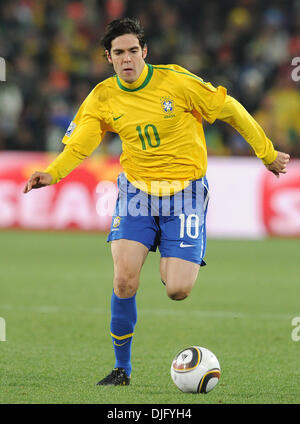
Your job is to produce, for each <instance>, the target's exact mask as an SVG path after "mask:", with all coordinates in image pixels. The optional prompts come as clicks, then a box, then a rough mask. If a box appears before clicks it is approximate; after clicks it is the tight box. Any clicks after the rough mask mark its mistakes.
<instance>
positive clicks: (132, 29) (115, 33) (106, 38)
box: [101, 18, 146, 52]
mask: <svg viewBox="0 0 300 424" xmlns="http://www.w3.org/2000/svg"><path fill="white" fill-rule="evenodd" d="M124 34H134V35H136V37H137V39H138V40H139V43H140V46H141V48H143V47H144V46H145V44H146V40H145V33H144V29H143V27H142V26H141V24H140V22H139V21H138V20H137V19H132V18H122V19H115V20H114V21H112V22H110V23H109V24H108V25H107V26H106V28H105V32H104V35H103V37H102V39H101V44H102V45H103V46H104V48H105V50H108V51H109V52H110V49H111V43H112V41H113V40H114V39H115V38H116V37H120V35H124Z"/></svg>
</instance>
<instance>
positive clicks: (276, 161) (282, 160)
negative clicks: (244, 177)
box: [218, 95, 290, 177]
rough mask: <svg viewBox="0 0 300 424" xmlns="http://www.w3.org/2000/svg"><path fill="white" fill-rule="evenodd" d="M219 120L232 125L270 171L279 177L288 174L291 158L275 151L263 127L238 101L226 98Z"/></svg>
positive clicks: (229, 97)
mask: <svg viewBox="0 0 300 424" xmlns="http://www.w3.org/2000/svg"><path fill="white" fill-rule="evenodd" d="M218 119H220V120H221V121H224V122H226V123H227V124H229V125H231V126H232V127H233V128H235V129H236V130H237V131H238V132H239V133H240V134H241V135H242V136H243V137H244V139H245V140H246V141H247V142H248V143H249V144H250V145H251V146H252V148H253V150H254V152H255V154H256V156H257V157H258V158H260V159H261V160H262V161H263V163H264V165H265V166H266V168H267V169H268V170H269V171H271V172H273V174H274V175H276V176H277V177H279V175H280V174H286V172H287V170H286V166H287V164H288V162H289V160H290V156H289V155H288V154H287V153H283V152H278V151H276V150H275V149H274V146H273V143H272V142H271V140H269V139H268V138H267V136H266V134H265V133H264V131H263V129H262V128H261V126H260V125H259V124H258V123H257V122H256V120H255V119H254V118H253V117H252V116H251V115H250V113H249V112H247V110H246V109H245V108H244V107H243V106H242V105H241V104H240V103H239V102H238V101H237V100H236V99H234V98H233V97H231V96H229V95H227V96H226V99H225V102H224V105H223V108H222V109H221V111H220V113H219V115H218Z"/></svg>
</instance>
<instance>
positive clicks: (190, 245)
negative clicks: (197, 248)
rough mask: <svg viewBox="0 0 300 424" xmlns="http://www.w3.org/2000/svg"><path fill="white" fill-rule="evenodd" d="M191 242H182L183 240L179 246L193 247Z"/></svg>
mask: <svg viewBox="0 0 300 424" xmlns="http://www.w3.org/2000/svg"><path fill="white" fill-rule="evenodd" d="M193 246H194V245H193V244H184V243H183V241H182V242H181V243H180V247H193Z"/></svg>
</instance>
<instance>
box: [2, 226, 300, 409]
mask: <svg viewBox="0 0 300 424" xmlns="http://www.w3.org/2000/svg"><path fill="white" fill-rule="evenodd" d="M0 246H1V248H0V250H1V256H0V265H1V266H0V316H1V317H3V318H4V319H5V321H6V339H7V340H6V341H5V342H0V358H1V361H0V403H2V404H3V403H4V404H11V403H64V404H66V403H67V404H71V403H81V404H82V403H94V404H96V403H98V404H125V403H128V404H131V403H133V404H166V403H167V404H204V403H212V404H219V403H224V404H226V403H227V404H228V403H230V404H233V403H239V404H241V403H246V404H247V403H248V404H249V403H260V404H263V403H285V404H286V403H300V386H299V381H300V367H299V357H300V341H299V342H296V341H293V340H292V337H291V333H292V330H293V326H292V323H291V321H292V318H293V317H295V316H300V307H299V305H300V286H299V284H300V256H299V253H300V242H299V240H296V239H292V240H286V239H268V240H265V241H237V240H236V241H230V240H208V246H207V255H206V260H207V263H208V266H207V267H205V268H202V269H201V270H200V273H199V277H198V281H197V284H196V286H195V287H194V289H193V292H192V294H191V295H190V297H189V298H187V299H186V300H184V301H182V302H175V301H172V300H170V299H169V298H168V297H167V296H166V294H165V289H164V287H163V285H162V284H161V282H160V276H159V272H158V269H159V254H158V253H156V254H154V253H150V254H149V256H148V258H147V261H146V263H145V266H144V268H143V270H142V274H141V284H140V289H139V291H138V294H137V304H138V323H137V326H136V331H135V336H134V340H133V357H132V361H133V373H132V382H131V385H130V386H128V387H96V386H95V383H96V382H97V381H98V380H99V379H101V378H103V377H104V376H105V375H106V374H107V373H108V372H110V371H111V369H112V367H113V364H114V357H113V349H112V345H111V338H110V335H109V322H110V297H111V290H112V275H113V274H112V259H111V255H110V246H109V245H108V244H107V243H106V242H105V236H104V235H101V234H89V233H76V232H74V233H51V232H49V233H44V232H19V231H2V232H0ZM299 334H300V331H299ZM189 345H200V346H204V347H207V348H209V349H211V350H212V351H213V352H214V353H215V354H216V355H217V357H218V359H219V361H220V364H221V368H222V376H221V379H220V382H219V384H218V386H217V387H216V388H215V389H214V390H213V391H212V392H211V393H209V394H207V395H198V394H185V393H181V392H180V391H179V390H178V389H177V388H176V387H175V385H174V384H173V382H172V380H171V377H170V372H169V371H170V365H171V362H172V359H173V357H174V356H175V354H176V353H177V352H178V351H179V350H181V349H182V348H184V347H188V346H189Z"/></svg>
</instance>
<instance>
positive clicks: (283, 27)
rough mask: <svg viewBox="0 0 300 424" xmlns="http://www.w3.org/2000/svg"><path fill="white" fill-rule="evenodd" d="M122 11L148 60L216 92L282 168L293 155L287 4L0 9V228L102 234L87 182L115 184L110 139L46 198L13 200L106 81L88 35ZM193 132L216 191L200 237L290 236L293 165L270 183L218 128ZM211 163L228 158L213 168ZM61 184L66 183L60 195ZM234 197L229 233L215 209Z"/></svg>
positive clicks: (296, 94)
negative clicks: (239, 109)
mask: <svg viewBox="0 0 300 424" xmlns="http://www.w3.org/2000/svg"><path fill="white" fill-rule="evenodd" d="M126 15H129V16H137V17H138V18H139V19H140V20H141V22H142V24H143V25H144V27H145V31H146V38H147V40H148V44H149V56H148V59H147V60H148V61H149V62H150V63H151V62H152V63H164V64H166V63H178V64H180V65H182V66H184V67H186V68H188V69H189V70H191V71H192V72H194V73H195V74H197V75H199V76H201V77H202V78H203V79H204V80H207V81H211V82H212V83H213V84H214V85H216V86H217V85H224V86H225V87H226V88H227V89H228V93H229V94H230V95H232V96H234V97H236V98H237V99H238V100H239V101H240V102H241V103H242V104H243V105H244V106H245V107H246V108H247V109H248V110H249V112H250V113H252V114H253V116H254V117H255V118H256V119H257V121H258V122H259V123H260V124H261V125H262V127H263V128H264V130H265V132H266V133H267V135H268V137H269V138H270V139H271V140H272V141H273V143H274V145H275V148H276V149H278V150H281V151H284V152H287V153H289V154H290V155H291V157H292V158H293V160H295V159H296V158H299V157H300V142H299V135H300V120H299V116H300V91H299V83H298V82H297V81H296V80H295V78H294V79H293V78H292V72H293V71H294V72H295V71H297V69H295V66H293V65H292V60H293V58H297V57H299V56H300V2H299V1H297V0H290V1H279V0H278V1H264V2H259V1H258V0H241V1H233V0H232V1H226V2H224V3H220V2H218V1H210V2H202V3H201V6H199V4H198V2H197V1H196V0H190V1H182V0H175V1H168V0H158V1H154V2H148V1H141V0H139V1H134V0H132V1H127V0H105V1H104V0H103V1H96V0H87V1H64V0H61V1H54V0H45V1H39V2H36V1H30V0H19V1H12V2H4V3H3V2H2V4H1V8H0V56H1V57H3V58H5V60H6V64H7V69H6V73H7V81H6V82H2V83H1V90H0V149H1V151H0V198H1V202H0V203H1V204H2V206H1V210H0V212H1V213H0V227H3V228H7V227H8V228H9V227H22V228H24V227H25V228H45V229H59V228H60V229H66V228H80V229H91V230H98V229H100V230H104V231H107V230H108V228H109V219H108V218H107V217H106V218H104V217H102V216H100V217H99V219H98V220H97V218H95V217H94V216H93V215H94V211H95V210H96V207H97V202H98V201H99V200H100V201H102V200H103V202H104V201H105V199H106V200H107V199H108V200H107V201H108V202H110V203H111V204H113V203H114V192H110V193H108V192H106V194H105V195H104V199H102V200H101V199H100V197H101V193H100V195H98V194H95V192H97V189H99V185H97V184H98V183H99V182H101V181H113V182H116V178H117V175H118V173H119V172H120V167H119V166H118V157H119V154H120V151H121V142H120V139H119V137H118V136H116V135H115V134H112V133H108V134H107V135H106V136H105V138H104V140H103V142H102V143H101V145H100V146H99V148H98V149H97V150H96V152H95V153H94V160H88V161H87V162H86V163H85V164H84V165H83V166H82V167H81V170H82V172H81V173H80V172H79V171H78V170H76V171H75V172H73V173H72V174H71V176H69V177H67V178H66V179H65V181H63V182H62V183H61V184H60V185H58V186H57V187H55V188H54V189H53V188H52V192H51V190H50V189H48V191H47V194H48V195H49V196H48V198H47V199H46V198H45V196H46V197H47V194H45V193H42V192H39V193H31V194H30V195H28V196H27V198H26V199H25V198H24V196H22V195H21V192H22V190H21V185H22V183H23V182H25V180H26V179H27V178H28V177H29V175H30V174H31V173H32V172H33V171H35V170H37V169H43V168H44V167H45V166H46V165H47V164H48V163H49V162H50V161H51V160H52V159H53V157H54V156H55V154H57V153H58V152H60V151H61V150H62V143H61V139H62V137H63V135H64V133H65V131H66V128H67V127H68V125H69V123H70V121H71V120H72V117H73V116H74V114H75V113H76V111H77V109H78V106H79V105H80V104H81V103H82V101H83V99H84V98H85V97H86V96H87V94H88V93H89V92H90V90H91V89H92V88H93V87H94V86H95V85H96V84H97V83H98V82H99V81H101V80H102V79H104V78H106V77H108V76H110V75H112V72H113V71H112V68H111V65H109V64H108V63H107V61H106V59H105V57H104V54H103V50H102V48H101V46H100V37H101V34H102V33H103V30H104V27H105V25H106V24H107V23H108V22H109V21H110V20H112V19H114V18H117V17H120V16H126ZM153 22H155V25H153ZM296 76H298V74H297V73H296ZM299 77H300V75H299ZM298 79H299V78H298ZM205 134H206V141H207V149H208V154H209V156H210V159H209V167H208V176H209V178H210V181H212V182H213V187H214V188H215V187H216V190H212V196H214V193H215V194H216V195H215V197H212V200H213V201H212V202H211V203H210V204H211V206H210V208H211V213H210V214H209V215H208V235H209V236H216V237H223V236H227V237H228V236H229V237H230V236H232V237H259V236H264V235H265V234H272V235H300V218H299V215H300V212H299V197H300V195H299V193H300V188H299V184H300V183H299V180H300V178H299V171H297V170H298V169H299V163H298V162H297V161H296V162H295V163H294V166H290V168H289V169H290V172H289V176H288V177H287V178H285V179H284V178H281V180H280V182H277V185H275V186H274V181H273V180H272V178H271V179H270V176H268V175H267V172H266V171H265V169H264V167H263V166H260V168H259V167H258V166H259V165H258V162H259V161H255V160H254V158H253V160H252V161H245V160H244V161H243V160H239V158H244V159H245V158H246V157H253V156H254V155H253V151H252V149H251V147H250V146H249V145H248V144H247V143H246V142H245V141H244V140H243V138H242V137H241V136H240V135H239V134H238V133H237V132H236V131H235V130H233V129H232V128H231V127H230V126H229V125H227V124H224V123H222V122H221V121H216V123H215V124H214V125H212V126H210V125H205ZM18 151H19V152H22V153H21V154H16V153H15V152H18ZM25 152H27V153H25ZM29 152H45V153H44V155H41V154H37V153H35V154H32V153H29ZM49 153H52V155H51V154H49ZM97 155H98V156H97ZM99 155H100V156H99ZM220 157H221V158H223V159H224V158H228V161H227V162H226V161H224V160H222V161H220V160H219V161H218V160H217V159H216V158H220ZM229 158H233V159H231V160H230V159H229ZM260 165H261V164H260ZM226 166H227V167H230V168H231V170H232V172H231V173H230V176H228V179H226V185H225V181H224V179H223V178H220V176H222V175H223V174H224V172H225V173H226V172H227V168H226ZM247 175H249V176H250V175H251V176H252V177H251V178H247ZM243 176H244V178H243ZM251 179H252V180H251ZM7 181H10V183H9V187H8V185H7V183H6V182H7ZM237 182H239V184H238V185H237ZM253 182H254V184H255V186H256V187H257V190H256V192H255V188H254V186H253ZM67 183H74V184H73V185H70V184H69V185H67V186H66V187H64V185H65V184H67ZM84 185H85V187H84ZM101 190H102V194H103V193H105V190H104V189H103V187H102V188H101V187H100V192H101ZM234 190H236V191H237V192H238V193H239V196H240V198H239V202H236V208H237V209H236V211H238V212H236V218H235V219H231V220H230V219H229V221H231V222H232V223H233V224H238V225H236V228H234V226H233V227H232V228H231V227H230V226H228V222H229V221H228V219H227V217H228V216H229V217H230V216H231V217H232V214H233V213H234V210H235V209H234V207H233V206H232V207H231V208H229V209H228V207H227V209H228V210H227V212H226V213H223V211H222V209H224V208H226V198H228V196H229V197H230V196H231V193H232V191H234ZM246 193H250V195H249V196H246ZM50 195H51V196H50ZM50 197H51V198H50ZM244 197H245V199H244ZM76 199H77V201H76ZM64 202H65V206H61V205H62V204H63V203H64ZM103 202H102V203H103ZM57 203H58V204H59V205H58V206H56V204H57ZM41 204H43V205H44V206H43V209H44V213H42V211H41V210H39V214H38V215H39V217H40V219H35V218H34V215H36V213H35V212H34V211H35V210H37V209H38V205H41ZM84 204H85V205H88V206H87V207H86V208H84V206H83V205H84ZM51 205H52V206H51ZM249 205H250V206H249ZM251 205H252V206H251ZM227 206H228V205H227ZM248 206H249V207H248ZM87 208H89V211H88V210H87ZM40 209H41V208H40ZM46 209H47V210H46ZM62 210H64V212H62ZM249 210H251V213H248V212H247V211H249ZM76 211H77V212H78V214H77V215H76ZM110 213H111V212H110ZM51 216H52V219H51ZM57 216H60V217H62V216H64V217H65V219H64V220H61V219H59V218H57ZM62 221H63V222H62ZM224 229H226V230H224Z"/></svg>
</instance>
